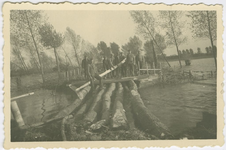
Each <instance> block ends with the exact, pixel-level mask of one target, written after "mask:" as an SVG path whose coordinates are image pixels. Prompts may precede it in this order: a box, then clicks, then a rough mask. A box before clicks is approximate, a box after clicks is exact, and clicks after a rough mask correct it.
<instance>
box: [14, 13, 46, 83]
mask: <svg viewBox="0 0 226 150" xmlns="http://www.w3.org/2000/svg"><path fill="white" fill-rule="evenodd" d="M43 22H44V19H43V15H42V12H41V11H38V10H11V11H10V33H12V34H14V35H16V37H17V38H18V40H19V42H18V44H24V43H25V42H26V40H28V41H29V42H31V43H33V45H34V47H35V51H36V53H37V56H38V60H39V64H40V67H41V74H42V80H43V83H44V82H45V79H44V71H43V65H42V61H41V58H40V54H39V53H40V50H39V38H40V37H39V34H38V28H39V27H40V25H41V24H42V23H43Z"/></svg>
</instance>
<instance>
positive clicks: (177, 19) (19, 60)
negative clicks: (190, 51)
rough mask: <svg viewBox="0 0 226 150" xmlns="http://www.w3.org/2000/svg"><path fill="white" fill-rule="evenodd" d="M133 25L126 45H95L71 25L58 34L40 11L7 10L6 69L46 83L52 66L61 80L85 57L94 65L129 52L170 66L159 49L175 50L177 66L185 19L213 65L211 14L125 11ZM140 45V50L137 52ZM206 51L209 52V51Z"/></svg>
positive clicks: (148, 60)
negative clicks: (38, 77) (62, 74)
mask: <svg viewBox="0 0 226 150" xmlns="http://www.w3.org/2000/svg"><path fill="white" fill-rule="evenodd" d="M130 15H131V17H132V18H133V21H134V23H135V24H136V25H137V28H136V30H137V34H138V35H139V36H142V37H143V38H144V39H145V42H144V44H142V40H140V38H139V37H138V36H137V35H135V36H133V37H130V38H129V42H128V43H126V44H124V45H122V46H121V50H120V46H119V45H118V44H117V43H115V42H112V43H110V45H109V46H108V45H107V44H106V43H105V42H104V41H100V42H99V43H98V44H97V46H94V45H92V44H91V43H89V42H88V41H85V40H84V39H82V37H81V36H80V35H77V34H76V33H75V32H74V30H72V29H71V28H70V27H67V28H66V31H65V32H64V33H60V32H57V31H56V30H55V29H54V27H53V25H51V24H50V23H48V18H47V17H46V16H45V14H44V12H43V11H39V10H11V12H10V44H11V49H10V51H11V54H12V55H11V60H10V62H11V63H10V65H11V71H18V70H23V71H24V72H29V71H30V72H39V73H40V74H41V75H42V79H43V82H45V78H44V74H45V72H48V71H49V70H52V69H53V68H55V70H57V72H58V76H59V78H60V72H61V70H62V69H69V68H74V67H80V66H81V60H82V57H81V56H83V55H84V54H85V55H87V56H88V57H92V58H94V59H96V60H97V61H100V60H101V57H103V56H105V57H108V56H110V54H111V53H113V54H115V55H116V54H117V53H118V52H120V51H122V52H124V54H126V53H127V51H128V50H131V52H132V53H133V54H137V52H138V51H140V50H141V49H143V50H144V51H145V57H146V60H147V62H148V63H152V62H155V64H157V61H158V58H161V59H163V60H164V61H166V63H167V64H168V65H169V67H170V63H169V62H168V60H167V57H166V55H165V54H164V51H165V50H166V48H167V46H175V50H176V51H177V55H178V61H179V63H180V66H181V57H182V53H183V51H181V50H180V45H181V44H183V43H184V42H186V41H187V36H186V35H184V33H183V29H184V28H185V26H184V25H185V23H184V21H183V20H182V18H184V17H189V18H190V19H191V24H190V29H191V31H192V33H193V37H194V38H195V37H197V38H209V39H210V44H211V47H212V50H213V52H212V53H211V52H210V54H212V55H213V57H214V60H215V65H216V46H215V45H214V44H213V43H214V41H216V31H217V29H216V26H217V24H216V11H190V12H186V13H185V12H183V11H159V16H157V17H154V15H153V14H152V12H151V11H130ZM142 45H143V48H142ZM47 51H51V52H53V53H54V56H55V58H52V57H51V56H49V55H48V53H47ZM209 51H210V50H209Z"/></svg>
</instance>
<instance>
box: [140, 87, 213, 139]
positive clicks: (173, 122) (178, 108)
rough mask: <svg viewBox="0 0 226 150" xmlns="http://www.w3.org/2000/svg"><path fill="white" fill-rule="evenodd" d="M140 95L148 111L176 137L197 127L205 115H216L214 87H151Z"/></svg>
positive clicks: (143, 90) (141, 91)
mask: <svg viewBox="0 0 226 150" xmlns="http://www.w3.org/2000/svg"><path fill="white" fill-rule="evenodd" d="M140 94H141V96H142V99H143V101H144V103H145V105H146V106H147V108H148V109H149V110H150V111H151V112H152V113H153V114H154V115H156V116H157V117H158V118H159V119H160V120H161V122H162V123H164V124H165V125H166V126H168V128H169V129H170V130H171V132H172V133H173V134H174V135H175V134H179V133H181V132H183V131H185V130H187V129H189V128H193V127H196V125H197V123H198V122H201V121H202V119H203V112H208V113H210V114H214V115H216V87H215V86H209V85H205V86H204V85H198V84H192V83H186V84H179V85H173V86H171V85H169V86H166V87H165V88H162V87H159V86H157V87H156V86H155V87H154V86H151V87H148V88H144V89H141V90H140Z"/></svg>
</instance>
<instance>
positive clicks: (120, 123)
mask: <svg viewBox="0 0 226 150" xmlns="http://www.w3.org/2000/svg"><path fill="white" fill-rule="evenodd" d="M111 127H112V128H126V127H127V119H126V115H125V110H124V108H123V87H122V84H121V83H118V84H117V89H116V94H115V100H114V105H113V117H112V119H111Z"/></svg>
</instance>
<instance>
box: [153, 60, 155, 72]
mask: <svg viewBox="0 0 226 150" xmlns="http://www.w3.org/2000/svg"><path fill="white" fill-rule="evenodd" d="M153 69H154V75H155V62H153Z"/></svg>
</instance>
